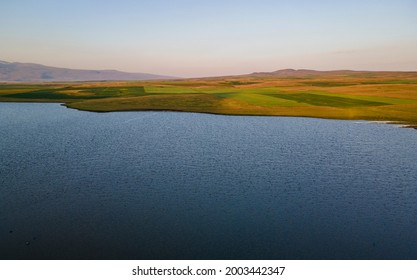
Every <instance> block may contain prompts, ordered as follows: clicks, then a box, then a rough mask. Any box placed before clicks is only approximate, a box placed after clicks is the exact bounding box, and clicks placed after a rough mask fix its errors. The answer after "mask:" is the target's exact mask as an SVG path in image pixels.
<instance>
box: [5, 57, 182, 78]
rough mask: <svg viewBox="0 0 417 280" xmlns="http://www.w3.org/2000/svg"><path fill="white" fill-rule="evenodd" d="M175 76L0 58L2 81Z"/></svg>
mask: <svg viewBox="0 0 417 280" xmlns="http://www.w3.org/2000/svg"><path fill="white" fill-rule="evenodd" d="M175 78H176V77H171V76H162V75H154V74H147V73H127V72H121V71H116V70H77V69H67V68H58V67H50V66H45V65H41V64H34V63H18V62H13V63H10V62H6V61H1V60H0V81H3V82H48V81H50V82H55V81H63V82H64V81H65V82H69V81H130V80H160V79H175Z"/></svg>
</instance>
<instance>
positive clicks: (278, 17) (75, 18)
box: [0, 0, 417, 77]
mask: <svg viewBox="0 0 417 280" xmlns="http://www.w3.org/2000/svg"><path fill="white" fill-rule="evenodd" d="M0 60H6V61H17V62H34V63H41V64H46V65H51V66H62V67H71V68H79V69H118V70H122V71H130V72H148V73H157V74H167V75H176V76H183V77H196V76H215V75H226V74H242V73H248V72H254V71H274V70H277V69H282V68H309V69H318V70H331V69H353V70H417V0H397V1H395V0H391V1H386V0H361V1H356V0H350V1H336V0H333V1H330V0H328V1H326V0H321V1H314V0H311V1H307V0H289V1H280V0H274V1H273V0H253V1H245V0H241V1H237V0H236V1H235V0H229V1H227V0H223V1H219V0H211V1H198V0H194V1H191V0H180V1H177V0H171V1H167V0H166V1H164V0H153V1H151V0H149V1H140V0H138V1H133V0H115V1H110V0H107V1H106V0H102V1H99V0H71V1H66V0H61V1H52V0H43V1H42V0H37V1H35V0H0Z"/></svg>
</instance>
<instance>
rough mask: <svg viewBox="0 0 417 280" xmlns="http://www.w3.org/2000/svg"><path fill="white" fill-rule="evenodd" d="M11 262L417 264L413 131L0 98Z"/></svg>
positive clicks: (1, 234) (1, 182)
mask: <svg viewBox="0 0 417 280" xmlns="http://www.w3.org/2000/svg"><path fill="white" fill-rule="evenodd" d="M0 191H1V195H0V258H2V259H417V131H416V130H413V129H402V128H398V127H396V126H394V125H387V124H376V123H369V122H361V121H338V120H322V119H309V118H285V117H250V116H221V115H208V114H193V113H175V112H118V113H91V112H82V111H76V110H71V109H67V108H65V107H63V106H61V105H59V104H43V103H0Z"/></svg>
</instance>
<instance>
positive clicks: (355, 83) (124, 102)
mask: <svg viewBox="0 0 417 280" xmlns="http://www.w3.org/2000/svg"><path fill="white" fill-rule="evenodd" d="M0 101H3V102H60V103H64V104H65V106H67V107H69V108H74V109H79V110H86V111H94V112H111V111H139V110H167V111H184V112H201V113H213V114H230V115H267V116H303V117H317V118H331V119H350V120H377V121H390V122H395V123H402V124H406V125H410V126H413V127H416V126H417V73H413V72H409V73H407V72H386V73H384V72H374V73H370V74H366V75H365V74H360V73H357V74H339V75H328V76H325V75H316V76H306V77H274V76H263V77H262V76H261V77H259V76H236V77H221V78H204V79H184V80H167V81H145V82H84V83H48V84H45V83H44V84H14V83H3V84H0Z"/></svg>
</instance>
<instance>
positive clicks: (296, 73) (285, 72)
mask: <svg viewBox="0 0 417 280" xmlns="http://www.w3.org/2000/svg"><path fill="white" fill-rule="evenodd" d="M364 73H374V74H375V73H380V74H381V73H385V74H390V73H410V74H416V73H417V72H414V71H355V70H331V71H318V70H309V69H297V70H296V69H282V70H277V71H273V72H253V73H251V74H248V75H245V76H259V77H263V76H276V77H306V76H323V75H325V76H332V75H351V74H364Z"/></svg>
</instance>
